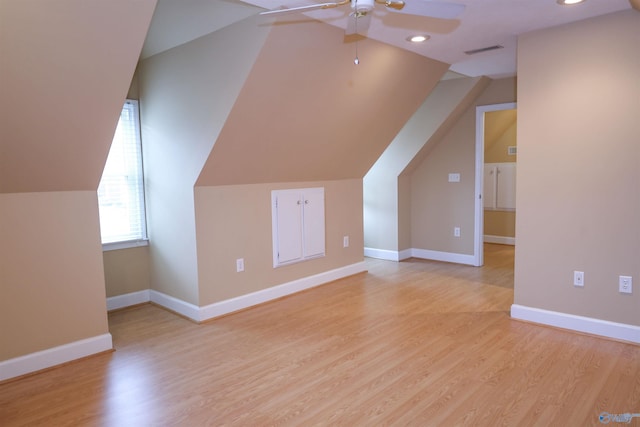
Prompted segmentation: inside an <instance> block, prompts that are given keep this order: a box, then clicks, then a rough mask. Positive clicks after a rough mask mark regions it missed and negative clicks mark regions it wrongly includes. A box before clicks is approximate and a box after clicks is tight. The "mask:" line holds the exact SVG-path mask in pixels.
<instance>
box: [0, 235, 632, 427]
mask: <svg viewBox="0 0 640 427" xmlns="http://www.w3.org/2000/svg"><path fill="white" fill-rule="evenodd" d="M485 260H486V262H487V266H486V267H484V268H475V267H467V266H460V265H453V264H447V263H439V262H430V261H423V260H416V259H411V260H408V261H405V262H400V263H395V262H388V261H380V260H373V259H367V260H366V263H367V267H368V269H369V272H368V273H363V274H359V275H356V276H352V277H349V278H346V279H342V280H338V281H336V282H333V283H330V284H327V285H324V286H320V287H318V288H315V289H312V290H309V291H306V292H302V293H299V294H296V295H293V296H291V297H287V298H284V299H281V300H278V301H275V302H271V303H267V304H264V305H261V306H259V307H255V308H252V309H249V310H246V311H243V312H240V313H236V314H233V315H230V316H227V317H224V318H220V319H216V320H213V321H210V322H207V323H205V324H201V325H196V324H194V323H191V322H189V321H187V320H185V319H183V318H180V317H177V316H175V315H173V314H171V313H169V312H167V311H165V310H163V309H160V308H158V307H155V306H153V305H143V306H140V307H136V308H131V309H126V310H123V311H118V312H114V313H111V314H110V315H109V321H110V330H111V333H112V334H113V338H114V343H115V346H116V348H117V351H115V352H113V353H109V354H103V355H98V356H94V357H90V358H87V359H84V360H81V361H77V362H73V363H70V364H67V365H65V366H62V367H59V368H55V369H51V370H49V371H46V372H43V373H40V374H36V375H33V376H30V377H26V378H22V379H19V380H16V381H12V382H8V383H4V384H0V425H1V426H4V427H8V426H39V425H42V426H276V425H277V426H458V425H469V426H498V425H499V426H529V425H532V426H533V425H535V426H585V425H602V424H601V423H600V422H599V420H598V416H599V414H601V413H602V412H604V411H606V412H609V413H611V414H622V413H625V412H629V413H639V412H640V346H635V345H631V344H626V343H621V342H615V341H610V340H606V339H601V338H596V337H591V336H587V335H580V334H576V333H572V332H567V331H562V330H558V329H553V328H548V327H543V326H537V325H532V324H528V323H524V322H519V321H514V320H511V319H510V317H509V308H510V305H511V303H512V302H513V289H512V285H513V272H512V263H513V251H512V250H508V248H506V247H500V246H499V245H487V252H486V253H485ZM510 263H511V264H510ZM510 270H511V272H510ZM611 425H616V423H614V422H612V423H611ZM630 425H636V426H637V425H640V418H635V419H633V421H632V422H631V424H630Z"/></svg>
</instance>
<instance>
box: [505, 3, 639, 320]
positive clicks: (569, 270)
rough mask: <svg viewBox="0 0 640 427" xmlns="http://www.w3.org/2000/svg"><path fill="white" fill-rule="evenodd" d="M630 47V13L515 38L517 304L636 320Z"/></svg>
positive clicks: (634, 19) (634, 21)
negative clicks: (628, 282)
mask: <svg viewBox="0 0 640 427" xmlns="http://www.w3.org/2000/svg"><path fill="white" fill-rule="evenodd" d="M638 46H640V13H638V12H636V11H632V10H629V11H626V12H621V13H615V14H611V15H606V16H602V17H599V18H596V19H591V20H587V21H583V22H579V23H575V24H572V25H567V26H562V27H558V28H553V29H549V30H545V31H539V32H533V33H529V34H526V35H524V36H521V37H520V40H519V46H518V146H519V158H518V183H517V185H518V189H517V191H518V200H517V206H516V208H517V212H518V221H517V225H516V232H517V236H518V245H517V246H516V263H515V264H516V269H515V303H516V304H519V305H523V306H528V307H534V308H541V309H547V310H552V311H558V312H562V313H569V314H574V315H580V316H587V317H591V318H597V319H603V320H608V321H613V322H621V323H626V324H631V325H636V326H638V325H640V310H638V307H640V292H639V291H638V287H637V286H638V285H636V283H639V282H640V262H639V254H640V221H639V218H640V191H638V182H640V160H639V159H640V144H638V135H640V120H638V112H639V111H640V79H639V78H638V76H640V54H639V53H638V52H639V51H638ZM595 52H597V54H595ZM574 270H580V271H584V273H585V280H584V283H585V285H584V288H576V287H574V286H573V271H574ZM619 275H629V276H633V278H634V281H635V282H636V283H634V286H635V287H636V289H634V293H633V294H632V295H624V294H620V293H619V292H618V276H619Z"/></svg>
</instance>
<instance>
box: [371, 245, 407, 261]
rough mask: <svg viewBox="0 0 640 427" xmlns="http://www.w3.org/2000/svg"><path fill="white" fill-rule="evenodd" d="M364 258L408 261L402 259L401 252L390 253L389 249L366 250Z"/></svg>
mask: <svg viewBox="0 0 640 427" xmlns="http://www.w3.org/2000/svg"><path fill="white" fill-rule="evenodd" d="M364 256H366V257H369V258H376V259H384V260H387V261H400V260H401V259H406V258H400V256H401V255H400V252H398V251H390V250H387V249H376V248H364ZM407 258H409V257H407Z"/></svg>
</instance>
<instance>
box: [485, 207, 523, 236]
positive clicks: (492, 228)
mask: <svg viewBox="0 0 640 427" xmlns="http://www.w3.org/2000/svg"><path fill="white" fill-rule="evenodd" d="M484 235H485V236H499V237H516V213H515V212H512V211H490V210H485V211H484Z"/></svg>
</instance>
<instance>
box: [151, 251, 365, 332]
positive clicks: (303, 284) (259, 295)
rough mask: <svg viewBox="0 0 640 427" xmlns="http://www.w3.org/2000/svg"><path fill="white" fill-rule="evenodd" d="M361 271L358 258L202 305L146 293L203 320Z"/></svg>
mask: <svg viewBox="0 0 640 427" xmlns="http://www.w3.org/2000/svg"><path fill="white" fill-rule="evenodd" d="M365 271H367V268H366V265H365V263H364V261H361V262H358V263H355V264H351V265H347V266H345V267H340V268H336V269H334V270H329V271H325V272H323V273H319V274H316V275H313V276H309V277H303V278H302V279H297V280H293V281H291V282H287V283H283V284H281V285H276V286H273V287H270V288H267V289H263V290H260V291H257V292H252V293H250V294H246V295H240V296H238V297H235V298H230V299H228V300H224V301H220V302H216V303H213V304H209V305H205V306H203V307H199V306H197V305H194V304H191V303H188V302H185V301H182V300H180V299H178V298H174V297H172V296H170V295H167V294H163V293H162V292H158V291H154V290H151V291H150V296H151V302H153V303H155V304H158V305H160V306H162V307H164V308H166V309H168V310H171V311H173V312H175V313H178V314H180V315H182V316H184V317H187V318H189V319H191V320H193V321H195V322H204V321H205V320H209V319H213V318H215V317H220V316H224V315H225V314H229V313H233V312H235V311H238V310H243V309H245V308H249V307H252V306H254V305H258V304H262V303H264V302H267V301H271V300H274V299H278V298H282V297H284V296H287V295H291V294H295V293H296V292H300V291H303V290H305V289H310V288H313V287H315V286H319V285H323V284H325V283H329V282H332V281H334V280H338V279H342V278H344V277H347V276H353V275H354V274H358V273H362V272H365Z"/></svg>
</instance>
